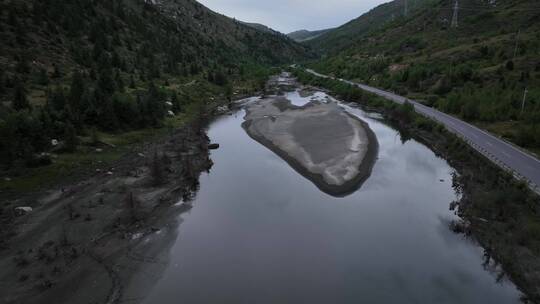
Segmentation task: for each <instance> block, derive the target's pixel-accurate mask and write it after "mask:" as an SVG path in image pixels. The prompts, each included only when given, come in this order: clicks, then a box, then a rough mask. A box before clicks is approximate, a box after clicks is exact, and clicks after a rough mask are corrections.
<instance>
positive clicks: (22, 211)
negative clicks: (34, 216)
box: [15, 207, 33, 216]
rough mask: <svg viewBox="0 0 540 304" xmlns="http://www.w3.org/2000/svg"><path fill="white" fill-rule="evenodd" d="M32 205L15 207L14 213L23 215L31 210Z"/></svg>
mask: <svg viewBox="0 0 540 304" xmlns="http://www.w3.org/2000/svg"><path fill="white" fill-rule="evenodd" d="M32 210H33V209H32V207H17V208H15V214H16V215H17V216H23V215H25V214H28V213H30V212H32Z"/></svg>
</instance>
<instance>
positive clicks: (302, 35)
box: [287, 29, 332, 42]
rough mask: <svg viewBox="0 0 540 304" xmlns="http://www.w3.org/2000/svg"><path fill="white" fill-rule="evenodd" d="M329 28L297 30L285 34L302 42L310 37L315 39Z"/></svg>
mask: <svg viewBox="0 0 540 304" xmlns="http://www.w3.org/2000/svg"><path fill="white" fill-rule="evenodd" d="M331 30H332V29H325V30H319V31H308V30H299V31H295V32H292V33H289V34H287V36H289V37H290V38H291V39H293V40H295V41H296V42H304V41H308V40H311V39H315V38H317V37H319V36H321V35H323V34H324V33H327V32H329V31H331Z"/></svg>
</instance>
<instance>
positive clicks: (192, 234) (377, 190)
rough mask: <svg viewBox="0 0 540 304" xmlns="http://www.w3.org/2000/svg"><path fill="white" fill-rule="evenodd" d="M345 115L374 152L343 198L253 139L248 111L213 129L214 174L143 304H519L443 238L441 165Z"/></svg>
mask: <svg viewBox="0 0 540 304" xmlns="http://www.w3.org/2000/svg"><path fill="white" fill-rule="evenodd" d="M317 96H318V97H322V96H324V94H323V93H318V94H317ZM289 97H290V98H291V99H292V100H293V102H294V103H295V104H302V103H305V102H307V101H308V100H309V98H307V99H305V98H301V97H300V96H299V95H298V93H290V94H289ZM344 106H345V107H346V108H347V109H348V110H349V111H350V112H351V113H353V114H355V115H358V116H360V117H361V118H362V119H364V120H365V121H367V122H368V123H369V125H370V126H371V128H372V129H373V131H374V132H375V134H376V135H377V138H378V140H379V144H380V152H379V160H378V161H377V163H376V165H375V167H374V169H373V174H372V176H371V177H370V178H369V179H368V180H367V181H366V183H365V184H364V185H363V186H362V188H361V189H360V190H358V191H357V192H355V193H353V194H352V195H350V196H347V197H345V198H335V197H332V196H329V195H327V194H325V193H323V192H321V191H320V190H318V189H317V188H316V187H315V186H314V185H313V184H312V183H311V182H309V181H308V180H307V179H305V178H303V177H302V176H301V175H299V174H298V173H296V172H295V171H294V170H293V169H292V168H290V167H289V166H288V165H287V163H286V162H285V161H283V160H281V159H280V158H279V157H278V156H276V155H275V154H273V153H272V152H271V151H269V150H267V149H266V148H265V147H263V146H262V145H260V144H258V143H257V142H255V141H254V140H252V139H251V138H249V137H248V135H247V134H246V133H245V132H244V130H243V129H242V128H241V126H240V125H241V123H242V122H243V116H244V113H243V111H240V112H237V113H235V114H234V115H233V116H226V117H223V118H221V119H219V120H217V121H215V122H214V123H213V124H212V125H211V127H210V130H209V136H210V138H211V139H212V141H213V142H218V143H220V144H221V149H219V150H217V151H215V152H212V159H213V160H214V162H215V165H214V167H213V169H212V172H211V173H210V174H207V175H204V176H202V177H201V189H200V192H199V193H198V195H197V198H196V199H195V201H194V208H193V209H192V210H191V212H190V213H187V214H184V215H183V216H182V218H183V220H184V222H183V223H182V224H181V225H180V227H179V231H178V238H177V240H176V243H175V245H174V246H173V248H172V249H171V254H170V255H171V261H170V264H169V266H168V268H167V270H166V271H165V273H164V275H163V277H162V278H161V280H160V281H159V282H158V283H157V284H156V286H155V287H154V288H153V289H152V291H151V293H150V294H149V295H148V297H147V298H146V300H145V303H164V304H167V303H188V304H191V303H205V304H211V303H231V304H240V303H246V304H247V303H272V304H278V303H475V304H476V303H519V296H520V293H519V292H518V291H517V290H516V288H515V286H514V285H513V284H512V283H510V282H508V281H507V280H503V281H502V282H499V283H498V282H497V281H496V276H495V275H494V274H493V273H490V272H488V271H486V270H485V269H484V267H483V266H482V262H483V261H482V253H483V251H482V249H481V248H480V247H478V246H477V245H476V244H474V243H473V242H471V241H469V240H467V239H465V238H464V237H463V236H461V235H456V234H454V233H452V232H451V231H450V230H449V229H448V224H449V221H451V220H452V219H454V218H455V215H453V213H452V212H451V211H449V204H450V202H452V201H454V200H456V199H457V195H456V193H455V192H454V191H453V189H452V177H451V174H452V172H453V169H452V168H451V167H450V166H449V165H448V163H447V162H446V161H445V160H444V159H441V158H438V157H437V156H436V155H435V154H434V153H433V152H432V151H431V150H429V149H428V148H427V147H425V146H424V145H422V144H420V143H418V142H415V141H413V140H410V141H407V142H405V143H403V142H402V140H401V137H400V135H399V133H398V132H397V131H396V130H394V129H392V128H391V127H388V126H387V125H385V124H383V123H382V122H380V121H378V120H376V119H374V118H373V117H374V115H371V114H368V113H365V112H363V111H361V110H359V109H355V108H351V107H348V106H346V105H344Z"/></svg>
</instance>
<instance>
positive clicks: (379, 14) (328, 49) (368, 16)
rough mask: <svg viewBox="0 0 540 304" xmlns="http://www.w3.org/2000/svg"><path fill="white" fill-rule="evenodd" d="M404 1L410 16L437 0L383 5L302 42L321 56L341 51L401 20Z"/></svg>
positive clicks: (398, 1)
mask: <svg viewBox="0 0 540 304" xmlns="http://www.w3.org/2000/svg"><path fill="white" fill-rule="evenodd" d="M405 1H408V3H407V7H408V9H407V14H408V15H409V16H411V15H413V14H414V13H415V12H417V11H418V10H419V9H421V8H422V7H424V6H426V5H428V4H430V3H435V2H436V1H437V0H415V1H411V0H395V1H392V2H388V3H384V4H381V5H379V6H377V7H375V8H373V9H372V10H370V11H369V12H367V13H365V14H363V15H361V16H360V17H358V18H356V19H353V20H351V21H349V22H347V23H346V24H344V25H342V26H339V27H337V28H334V29H331V30H328V31H325V32H323V33H321V34H319V35H317V36H315V37H313V38H312V39H308V40H307V41H306V40H304V41H305V44H306V45H308V46H310V47H311V48H313V49H314V50H316V51H318V52H319V53H321V54H326V53H335V52H337V51H339V50H342V49H344V48H346V47H347V46H349V45H350V44H351V43H353V42H354V41H358V40H359V39H360V38H361V37H363V36H364V35H366V34H368V33H369V32H371V31H376V30H378V29H380V28H382V27H383V26H384V25H385V24H388V23H389V22H392V21H395V20H398V19H400V18H402V17H403V15H404V14H405V8H404V7H405Z"/></svg>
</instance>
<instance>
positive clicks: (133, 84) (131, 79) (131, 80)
mask: <svg viewBox="0 0 540 304" xmlns="http://www.w3.org/2000/svg"><path fill="white" fill-rule="evenodd" d="M129 87H130V88H131V89H135V87H136V85H135V79H134V78H133V75H130V76H129Z"/></svg>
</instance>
